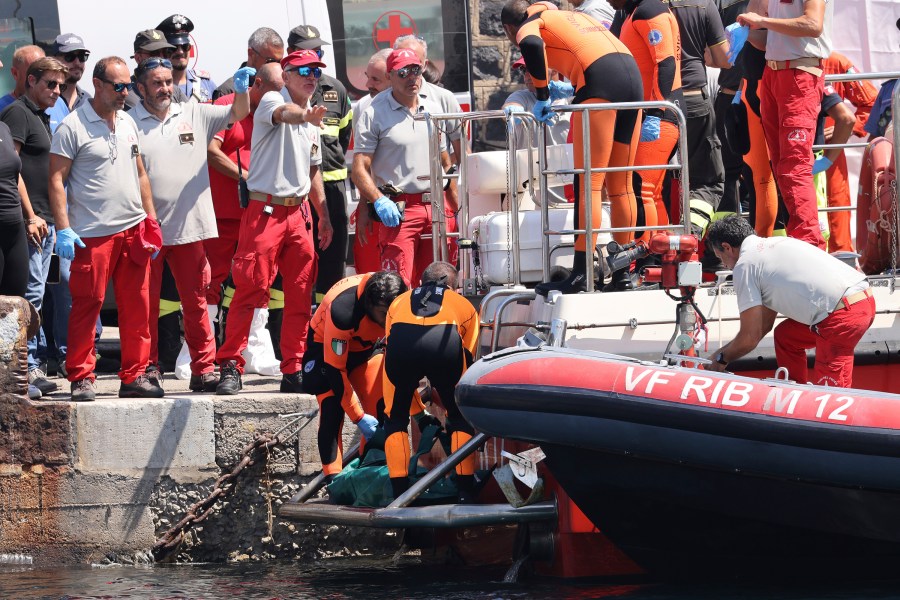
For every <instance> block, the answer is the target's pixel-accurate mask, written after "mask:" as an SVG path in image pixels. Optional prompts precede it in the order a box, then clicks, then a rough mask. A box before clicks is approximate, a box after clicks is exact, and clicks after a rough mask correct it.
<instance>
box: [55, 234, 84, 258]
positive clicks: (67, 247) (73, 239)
mask: <svg viewBox="0 0 900 600" xmlns="http://www.w3.org/2000/svg"><path fill="white" fill-rule="evenodd" d="M75 244H78V247H79V248H84V242H82V241H81V238H80V237H78V234H77V233H75V232H74V231H72V228H71V227H66V228H65V229H60V230H58V231H57V232H56V253H57V254H58V255H59V256H60V257H61V258H65V259H67V260H75Z"/></svg>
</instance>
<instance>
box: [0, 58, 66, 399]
mask: <svg viewBox="0 0 900 600" xmlns="http://www.w3.org/2000/svg"><path fill="white" fill-rule="evenodd" d="M65 81H66V67H65V65H63V64H62V63H60V62H59V61H58V60H56V59H55V58H39V59H38V60H36V61H34V62H33V63H31V66H30V67H28V71H27V73H26V78H25V93H24V94H22V95H21V96H19V98H18V99H17V100H16V101H15V102H13V103H12V104H11V105H9V106H8V107H7V108H6V109H5V110H4V111H3V112H2V113H0V120H2V121H3V122H4V123H6V125H7V126H8V127H9V132H10V134H11V135H12V139H13V145H14V146H15V149H16V152H17V153H18V154H19V157H20V158H21V160H22V171H21V174H22V181H23V182H24V183H25V189H26V191H27V200H28V201H30V203H31V207H32V209H33V210H34V213H35V217H34V218H31V219H28V221H27V222H26V225H27V234H28V248H29V263H28V287H27V288H26V290H25V299H26V300H28V301H29V302H31V304H33V305H34V307H35V309H37V310H41V306H42V304H43V299H44V289H45V287H46V283H47V276H48V274H49V272H50V256H51V255H52V254H53V241H54V238H55V233H56V229H55V227H54V226H53V214H52V213H51V212H50V199H49V194H48V190H47V181H48V177H49V173H50V139H51V138H50V117H49V116H48V115H47V113H46V112H44V111H46V110H47V109H48V108H50V107H51V106H53V104H54V103H55V102H56V99H57V97H58V96H59V91H60V88H61V87H65V85H66V84H65ZM42 337H43V336H42V334H40V333H39V334H38V335H35V336H34V337H33V338H31V339H30V340H28V383H29V385H32V386H35V387H36V388H37V389H38V390H39V391H40V393H41V394H49V393H50V392H55V391H56V389H57V387H58V386H57V385H56V383H54V382H52V381H50V380H49V379H47V376H46V374H45V373H44V371H43V370H42V369H41V359H40V356H39V340H40V339H41V338H42ZM45 344H46V343H45ZM40 350H44V349H43V348H42V349H40Z"/></svg>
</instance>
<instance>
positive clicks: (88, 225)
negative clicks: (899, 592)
mask: <svg viewBox="0 0 900 600" xmlns="http://www.w3.org/2000/svg"><path fill="white" fill-rule="evenodd" d="M115 119H116V129H115V132H112V131H110V129H109V126H108V125H107V124H106V121H105V120H103V119H102V118H101V117H100V116H99V115H98V114H97V112H96V111H95V110H94V107H93V106H91V103H90V102H85V103H84V104H82V105H81V106H80V107H78V110H76V111H74V112H72V113H70V114H69V116H67V117H66V118H65V119H63V121H62V123H60V124H59V127H58V128H57V129H56V132H55V133H54V134H53V142H52V144H51V146H50V152H51V153H52V154H58V155H59V156H64V157H66V158H68V159H70V160H71V161H72V167H71V169H70V170H69V178H68V181H67V184H68V213H69V226H70V227H71V228H72V229H73V230H74V231H75V233H77V234H78V235H79V236H81V237H104V236H108V235H113V234H115V233H119V232H121V231H125V230H126V229H129V228H131V227H134V226H135V225H137V224H138V223H140V222H141V221H143V220H144V219H145V218H146V217H147V213H146V212H144V208H143V204H142V203H141V188H140V182H139V180H138V169H137V158H138V156H140V141H139V139H138V131H137V126H136V125H135V123H134V120H133V119H132V118H131V117H130V116H128V115H127V114H125V112H124V111H121V110H120V111H117V112H116V117H115Z"/></svg>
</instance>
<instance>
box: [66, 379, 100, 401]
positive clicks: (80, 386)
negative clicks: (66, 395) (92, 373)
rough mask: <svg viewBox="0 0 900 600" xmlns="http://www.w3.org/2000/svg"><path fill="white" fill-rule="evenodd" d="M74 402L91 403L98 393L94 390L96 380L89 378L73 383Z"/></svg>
mask: <svg viewBox="0 0 900 600" xmlns="http://www.w3.org/2000/svg"><path fill="white" fill-rule="evenodd" d="M71 389H72V402H91V401H93V400H94V398H95V397H96V395H97V393H96V391H95V389H94V380H93V379H90V378H88V377H85V378H84V379H79V380H78V381H73V382H72V388H71Z"/></svg>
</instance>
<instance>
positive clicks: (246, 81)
mask: <svg viewBox="0 0 900 600" xmlns="http://www.w3.org/2000/svg"><path fill="white" fill-rule="evenodd" d="M255 76H256V69H254V68H253V67H241V68H240V69H238V70H237V71H236V72H235V74H234V91H235V93H237V94H243V93H244V92H246V91H247V90H249V89H250V82H251V80H252V79H253V78H254V77H255Z"/></svg>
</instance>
